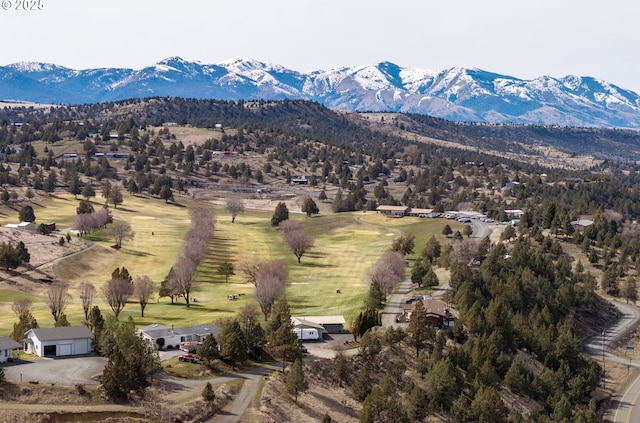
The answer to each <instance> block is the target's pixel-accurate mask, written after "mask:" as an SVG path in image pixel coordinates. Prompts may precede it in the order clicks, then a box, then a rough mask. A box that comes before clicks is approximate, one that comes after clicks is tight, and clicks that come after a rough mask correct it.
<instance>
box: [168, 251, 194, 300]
mask: <svg viewBox="0 0 640 423" xmlns="http://www.w3.org/2000/svg"><path fill="white" fill-rule="evenodd" d="M196 269H197V266H196V264H195V263H194V262H192V261H191V260H189V259H188V258H186V257H181V258H180V259H179V260H178V262H177V263H176V264H175V266H173V271H174V274H175V288H176V291H177V292H179V293H180V295H182V296H183V297H184V300H185V302H186V303H187V307H189V306H190V303H189V295H190V294H191V290H192V289H193V284H194V282H195V277H196Z"/></svg>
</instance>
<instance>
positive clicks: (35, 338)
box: [24, 325, 93, 357]
mask: <svg viewBox="0 0 640 423" xmlns="http://www.w3.org/2000/svg"><path fill="white" fill-rule="evenodd" d="M24 337H25V339H24V350H25V351H26V352H28V353H30V354H35V355H37V356H40V357H61V356H69V355H81V354H88V353H90V352H91V339H92V338H93V334H92V333H91V331H90V330H89V328H88V327H86V326H84V325H81V326H64V327H60V328H45V329H41V328H36V329H29V330H28V331H27V332H26V333H25V334H24Z"/></svg>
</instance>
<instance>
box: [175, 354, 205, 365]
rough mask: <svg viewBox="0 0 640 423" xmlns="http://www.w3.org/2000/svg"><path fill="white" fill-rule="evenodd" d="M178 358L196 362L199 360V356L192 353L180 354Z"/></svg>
mask: <svg viewBox="0 0 640 423" xmlns="http://www.w3.org/2000/svg"><path fill="white" fill-rule="evenodd" d="M178 360H180V361H188V362H189V363H198V362H200V357H198V356H197V355H193V354H182V355H179V356H178Z"/></svg>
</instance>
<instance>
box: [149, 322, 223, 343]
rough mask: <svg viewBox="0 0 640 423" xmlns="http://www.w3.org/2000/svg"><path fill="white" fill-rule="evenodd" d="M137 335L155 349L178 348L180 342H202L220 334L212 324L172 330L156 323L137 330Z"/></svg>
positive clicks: (172, 328)
mask: <svg viewBox="0 0 640 423" xmlns="http://www.w3.org/2000/svg"><path fill="white" fill-rule="evenodd" d="M137 333H138V335H140V336H141V337H142V338H143V339H146V340H147V341H149V342H151V343H152V344H153V345H154V346H155V347H156V348H158V349H164V348H179V347H180V344H181V343H182V342H202V341H204V338H206V337H207V335H209V334H212V335H213V336H216V335H218V333H220V328H219V327H218V326H216V325H214V324H208V325H196V326H187V327H182V328H174V327H173V326H165V325H160V324H157V323H154V324H151V325H148V326H145V327H143V328H140V329H138V331H137Z"/></svg>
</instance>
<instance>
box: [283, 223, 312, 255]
mask: <svg viewBox="0 0 640 423" xmlns="http://www.w3.org/2000/svg"><path fill="white" fill-rule="evenodd" d="M283 223H284V222H283ZM281 225H282V224H281ZM283 237H284V243H285V244H286V245H287V248H289V250H291V252H292V253H293V255H295V256H296V258H297V259H298V263H300V259H301V258H302V256H303V255H304V254H305V253H306V252H307V251H309V249H310V248H311V247H313V238H311V236H310V235H307V234H306V233H305V232H304V231H303V230H296V231H291V232H287V233H285V234H283Z"/></svg>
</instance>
